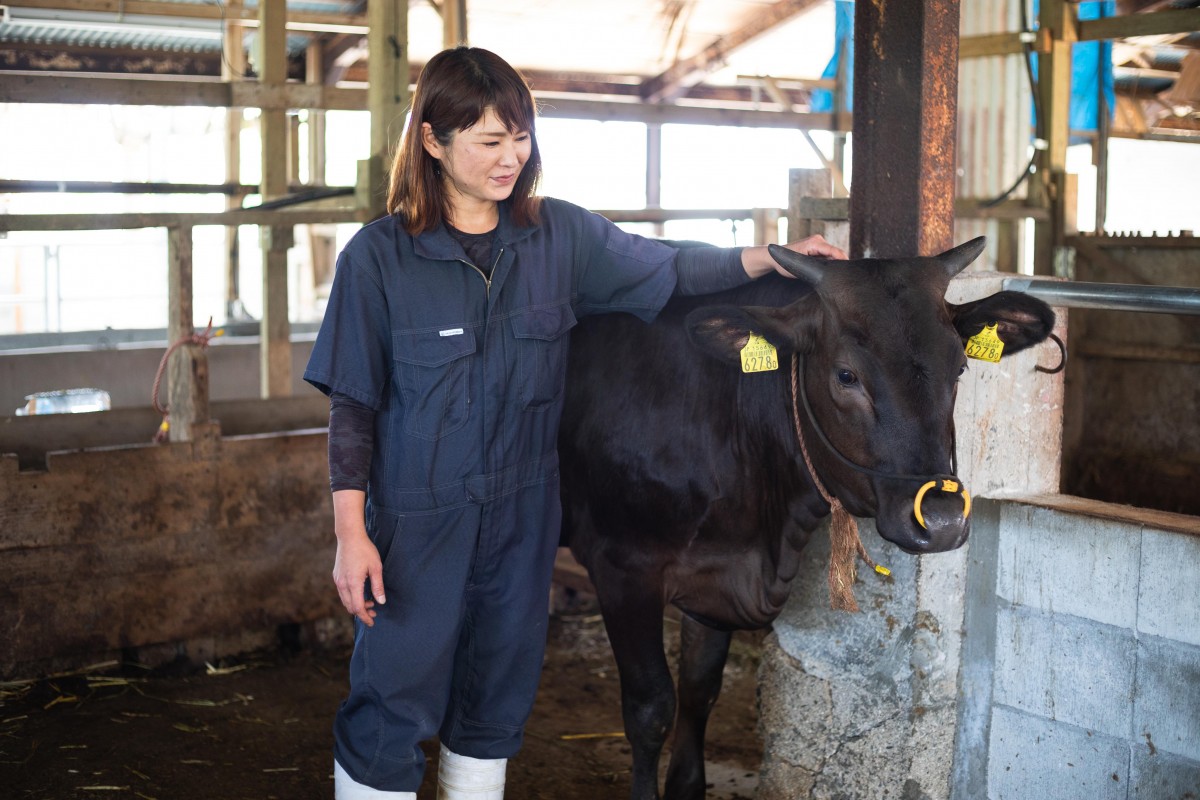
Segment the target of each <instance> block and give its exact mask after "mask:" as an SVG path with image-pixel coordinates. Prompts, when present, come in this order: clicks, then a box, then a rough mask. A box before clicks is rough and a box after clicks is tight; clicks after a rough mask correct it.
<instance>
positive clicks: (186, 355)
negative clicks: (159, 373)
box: [167, 226, 208, 442]
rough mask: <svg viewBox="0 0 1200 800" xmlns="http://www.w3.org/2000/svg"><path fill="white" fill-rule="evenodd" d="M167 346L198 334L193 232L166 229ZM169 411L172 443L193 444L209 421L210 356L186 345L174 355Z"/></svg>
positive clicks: (169, 379) (169, 374)
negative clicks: (194, 286)
mask: <svg viewBox="0 0 1200 800" xmlns="http://www.w3.org/2000/svg"><path fill="white" fill-rule="evenodd" d="M167 258H168V265H167V280H168V287H167V300H168V308H167V340H168V344H170V343H174V342H177V341H179V340H180V339H182V338H184V337H185V336H191V335H192V334H193V333H195V327H194V324H193V319H194V311H193V308H192V229H191V228H190V227H186V226H174V227H171V228H167ZM167 409H168V411H170V421H171V429H170V432H169V439H170V441H172V442H190V441H192V440H193V438H195V437H194V433H195V431H194V428H195V426H197V425H204V424H206V423H207V422H208V354H207V353H205V351H204V348H203V347H201V346H200V345H196V344H187V345H183V346H182V347H180V348H178V349H176V350H175V352H174V353H172V354H171V360H170V361H169V362H168V364H167Z"/></svg>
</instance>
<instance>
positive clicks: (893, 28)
mask: <svg viewBox="0 0 1200 800" xmlns="http://www.w3.org/2000/svg"><path fill="white" fill-rule="evenodd" d="M958 25H959V3H958V1H957V0H920V1H919V2H912V3H905V4H903V7H901V6H900V5H899V4H895V3H858V4H856V6H855V11H854V156H853V158H854V189H853V191H852V192H851V196H850V249H851V255H852V256H863V255H870V256H876V257H892V256H906V255H912V254H914V253H918V254H923V255H928V254H933V253H938V252H941V251H943V250H946V249H948V248H949V247H950V246H951V245H952V244H953V229H954V166H955V165H954V153H955V117H956V111H957V99H958Z"/></svg>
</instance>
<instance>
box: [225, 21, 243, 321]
mask: <svg viewBox="0 0 1200 800" xmlns="http://www.w3.org/2000/svg"><path fill="white" fill-rule="evenodd" d="M241 5H242V0H230V2H229V3H228V7H229V11H230V14H229V17H230V18H231V19H232V18H233V17H235V16H236V13H234V12H236V11H237V10H238V9H240V7H241ZM243 30H245V28H244V26H242V25H238V24H235V23H234V22H231V21H228V20H227V21H226V22H225V38H224V39H223V41H222V52H223V57H222V59H221V79H222V80H224V81H226V82H229V83H232V82H233V81H237V80H245V77H246V51H245V49H244V47H243V37H242V31H243ZM241 137H242V109H241V108H240V107H233V108H229V109H226V111H225V182H226V183H232V184H240V183H241V182H242V169H241V164H242V139H241ZM241 206H242V196H241V195H226V197H225V209H226V210H232V209H235V208H241ZM240 257H241V253H240V248H239V245H238V228H237V226H236V225H228V226H226V228H225V317H226V318H227V319H233V318H235V317H238V316H241V313H240V311H241V305H240V303H239V302H238V301H239V300H240V298H241V277H240V274H239V273H240V271H241V263H240Z"/></svg>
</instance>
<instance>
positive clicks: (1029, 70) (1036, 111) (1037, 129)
mask: <svg viewBox="0 0 1200 800" xmlns="http://www.w3.org/2000/svg"><path fill="white" fill-rule="evenodd" d="M1021 34H1022V40H1023V41H1022V45H1023V49H1024V52H1023V53H1022V54H1021V60H1022V61H1024V62H1025V75H1026V77H1027V78H1028V80H1029V91H1030V93H1031V95H1032V96H1033V126H1034V132H1033V136H1034V141H1035V143H1039V142H1042V141H1043V140H1044V138H1045V137H1043V136H1042V126H1043V125H1045V119H1044V118H1043V116H1042V104H1041V98H1040V97H1038V89H1037V80H1036V79H1035V78H1034V76H1033V61H1032V56H1033V42H1032V36H1031V34H1033V29H1032V28H1031V27H1030V24H1029V10H1028V9H1027V8H1026V6H1025V0H1021ZM1039 149H1040V148H1039V147H1038V146H1037V144H1035V145H1034V150H1033V153H1032V154H1031V155H1030V156H1029V163H1027V164H1026V165H1025V169H1023V170H1022V171H1021V174H1020V175H1019V176H1017V179H1016V180H1015V181H1013V183H1012V185H1011V186H1009V187H1008V188H1007V189H1006V190H1004V192H1002V193H1001V194H998V195H997V196H995V197H993V198H992V199H991V200H985V201H983V202H981V203H980V204H979V207H980V208H993V207H995V206H998V205H1000V204H1001V203H1003V202H1004V201H1005V200H1007V199H1008V198H1009V197H1010V196H1012V193H1013V192H1015V191H1016V190H1017V188H1018V187H1020V185H1021V184H1022V183H1024V182H1025V180H1026V179H1027V178H1029V176H1030V175H1032V174H1033V173H1035V172H1036V171H1037V157H1038V150H1039Z"/></svg>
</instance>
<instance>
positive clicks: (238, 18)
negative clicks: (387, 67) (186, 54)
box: [20, 0, 367, 33]
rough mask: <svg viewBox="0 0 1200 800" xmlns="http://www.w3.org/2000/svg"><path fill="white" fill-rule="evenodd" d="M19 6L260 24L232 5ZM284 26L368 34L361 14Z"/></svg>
mask: <svg viewBox="0 0 1200 800" xmlns="http://www.w3.org/2000/svg"><path fill="white" fill-rule="evenodd" d="M20 7H21V8H38V9H46V10H51V11H81V12H86V13H96V14H116V15H119V16H121V17H131V16H151V17H174V18H176V19H207V20H213V21H214V22H220V21H221V20H225V21H226V22H236V23H239V24H241V25H246V26H250V27H253V26H256V25H258V24H259V19H258V11H257V10H256V9H254V8H244V7H243V8H234V7H232V4H229V5H228V6H227V7H224V8H223V7H222V6H221V5H218V4H216V3H176V2H161V1H160V0H20ZM286 25H287V28H288V30H298V31H331V32H333V31H341V32H350V29H357V32H359V33H366V32H367V20H366V16H365V15H363V14H323V13H319V12H306V11H290V12H288V13H287V21H286Z"/></svg>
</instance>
